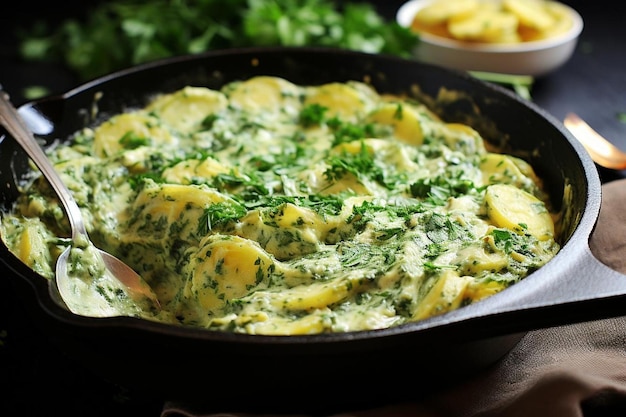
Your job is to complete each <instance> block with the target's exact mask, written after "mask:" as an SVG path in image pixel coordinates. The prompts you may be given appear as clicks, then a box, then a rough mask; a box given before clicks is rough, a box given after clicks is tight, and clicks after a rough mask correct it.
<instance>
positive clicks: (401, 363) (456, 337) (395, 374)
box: [0, 48, 626, 412]
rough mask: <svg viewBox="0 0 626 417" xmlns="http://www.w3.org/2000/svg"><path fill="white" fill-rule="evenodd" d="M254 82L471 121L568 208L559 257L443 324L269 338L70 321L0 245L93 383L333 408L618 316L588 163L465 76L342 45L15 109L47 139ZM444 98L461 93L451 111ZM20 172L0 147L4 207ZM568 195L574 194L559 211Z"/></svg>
mask: <svg viewBox="0 0 626 417" xmlns="http://www.w3.org/2000/svg"><path fill="white" fill-rule="evenodd" d="M253 75H275V76H280V77H284V78H286V79H288V80H290V81H292V82H294V83H298V84H320V83H325V82H331V81H348V80H361V81H368V82H370V83H371V84H372V85H373V86H374V87H376V88H377V89H378V90H379V91H380V92H389V93H404V92H407V93H408V92H411V91H412V92H413V93H416V92H418V95H420V97H421V98H422V99H424V100H427V101H429V103H430V104H431V105H432V106H433V108H434V109H435V110H436V111H437V112H439V113H440V114H441V115H442V116H443V118H444V119H446V120H447V121H460V122H465V123H469V124H471V125H472V126H474V127H475V128H476V129H478V130H479V131H480V132H481V133H482V134H483V135H484V136H485V137H487V138H488V139H490V140H492V141H494V142H495V143H497V144H498V145H503V146H505V147H506V150H507V151H509V152H511V153H514V154H517V155H520V156H523V157H525V158H526V159H527V160H528V161H529V162H530V163H531V164H532V165H533V166H534V167H535V168H536V170H537V172H538V174H539V175H540V176H541V177H543V178H544V180H545V182H546V185H547V186H548V190H549V192H550V193H551V195H552V198H553V203H554V204H555V206H556V207H557V208H562V209H566V211H567V212H568V216H567V217H568V218H569V221H566V222H565V225H564V233H563V236H562V239H561V243H562V245H563V246H562V250H561V251H560V252H559V254H558V255H557V256H556V257H555V258H554V259H553V260H551V261H550V262H549V263H548V264H547V265H546V266H544V267H543V268H541V269H539V270H538V271H536V272H534V273H533V274H531V275H530V276H528V277H527V278H526V279H525V280H523V281H522V282H520V283H518V284H516V285H514V286H513V287H511V288H509V289H507V290H505V291H503V292H501V293H499V294H497V295H494V296H492V297H490V298H488V299H486V300H484V301H482V302H479V303H476V304H474V305H471V306H467V307H463V308H461V309H459V310H457V311H454V312H451V313H448V314H445V315H441V316H438V317H434V318H431V319H428V320H424V321H421V322H416V323H410V324H406V325H402V326H399V327H394V328H390V329H385V330H377V331H364V332H355V333H346V334H322V335H310V336H288V337H275V336H274V337H272V336H250V335H240V334H231V333H221V332H216V331H206V330H202V329H196V328H182V327H173V326H166V325H161V324H159V323H152V322H147V321H142V320H138V319H133V318H106V319H94V318H85V317H79V316H76V315H73V314H72V313H70V312H68V311H67V310H65V309H64V308H62V307H61V306H60V305H59V304H58V303H56V302H55V300H53V299H52V297H51V295H50V293H49V289H48V283H47V281H46V280H45V279H44V278H42V277H41V276H39V275H37V274H35V273H34V272H33V271H31V270H30V269H29V268H27V267H26V266H25V265H24V264H22V263H21V262H20V261H19V260H17V259H16V258H15V257H14V256H13V255H11V254H10V253H9V252H8V250H7V248H6V247H5V246H4V245H0V250H1V252H0V257H1V259H2V261H3V262H4V263H5V264H6V265H7V266H8V268H9V270H10V276H9V277H8V278H9V279H11V280H12V281H13V282H14V283H15V285H16V287H17V288H18V290H19V291H18V293H19V294H20V295H22V296H23V299H24V302H25V303H26V304H27V308H28V309H29V311H32V313H33V315H34V317H35V320H36V321H37V322H38V323H41V326H42V329H44V331H45V332H46V334H47V335H48V336H49V337H51V338H52V339H53V340H54V341H55V342H56V343H58V344H59V346H60V347H61V348H62V349H63V350H64V351H65V352H67V354H68V355H72V356H75V357H77V358H78V359H79V360H80V361H82V362H83V363H84V364H85V366H87V367H88V368H90V369H92V370H93V371H94V372H95V373H97V374H98V375H100V376H102V377H105V378H107V379H109V380H111V381H114V382H117V383H119V384H122V385H126V386H129V387H133V388H138V389H144V390H146V391H151V392H158V393H161V394H162V395H163V396H164V397H165V398H169V399H184V400H189V401H194V402H197V403H203V404H204V405H206V404H208V405H209V407H210V408H211V406H214V409H215V410H227V411H236V410H250V411H260V410H263V411H275V412H277V411H285V412H313V411H315V410H319V411H325V412H329V411H330V410H333V409H337V410H339V409H345V408H349V407H360V406H363V407H365V406H370V405H375V404H381V403H384V402H387V401H392V400H398V399H405V398H416V397H417V396H419V395H423V394H425V393H428V392H429V391H430V390H432V389H437V388H440V387H443V386H445V385H446V384H450V383H454V382H456V381H459V380H461V379H463V378H466V377H467V376H469V375H471V374H474V373H476V372H478V371H479V370H481V369H484V368H485V367H487V366H489V365H491V364H493V363H494V362H495V361H497V360H498V359H499V358H500V357H502V355H504V354H505V353H506V352H507V351H509V350H510V349H511V348H512V347H513V346H514V345H515V344H516V343H517V342H518V341H519V339H520V338H521V336H522V335H523V334H524V333H525V332H527V331H529V330H531V329H535V328H541V327H548V326H553V325H560V324H566V323H573V322H578V321H585V320H593V319H599V318H605V317H611V316H617V315H622V314H624V313H626V277H625V276H623V275H622V274H619V273H617V272H615V271H613V270H611V269H609V268H608V267H606V266H604V265H602V264H601V263H600V262H599V261H598V260H596V258H595V257H594V256H593V255H592V254H591V252H590V250H589V244H588V240H589V236H590V234H591V232H592V230H593V228H594V225H595V222H596V220H597V217H598V213H599V208H600V201H601V195H600V192H601V188H600V180H599V178H598V174H597V171H596V168H595V165H594V164H593V162H592V161H591V160H590V158H589V157H588V156H587V154H586V153H585V151H584V149H583V148H582V146H580V145H579V144H578V142H576V140H575V139H574V138H573V137H572V136H571V135H570V134H569V133H568V132H567V131H566V130H565V129H564V128H563V126H562V125H561V124H560V123H559V122H557V121H556V120H555V119H554V118H553V117H552V116H550V115H549V114H547V113H546V112H545V111H543V110H542V109H540V108H538V107H537V106H535V105H534V104H532V103H530V102H526V101H523V100H521V99H520V98H518V97H517V96H515V95H514V94H512V93H510V92H509V91H508V90H505V89H503V88H499V87H497V86H493V85H488V84H486V83H483V82H480V81H478V80H476V79H474V78H471V77H469V76H468V75H466V74H464V73H460V72H454V71H449V70H445V69H442V68H438V67H435V66H431V65H425V64H421V63H418V62H415V61H409V60H403V59H400V58H395V57H389V56H378V55H370V54H363V53H358V52H349V51H345V50H334V49H333V50H326V49H315V48H304V49H303V48H293V49H291V48H289V49H286V48H269V49H265V48H264V49H240V50H223V51H214V52H209V53H206V54H201V55H194V56H184V57H177V58H173V59H167V60H163V61H159V62H154V63H150V64H147V65H143V66H139V67H135V68H131V69H128V70H125V71H121V72H117V73H114V74H112V75H109V76H105V77H102V78H99V79H96V80H94V81H92V82H89V83H86V84H84V85H82V86H79V87H77V88H76V89H74V90H71V91H69V92H67V93H66V94H64V95H63V96H59V97H52V98H48V99H45V100H41V101H37V102H31V103H27V104H26V105H24V106H22V107H21V108H20V112H21V114H22V115H23V116H24V117H25V118H26V119H27V122H28V123H29V125H30V127H31V128H32V129H33V130H34V131H35V133H37V134H38V135H39V136H40V137H41V138H42V139H44V140H45V141H46V142H47V143H48V144H50V143H51V142H52V141H54V140H57V139H65V138H66V137H67V136H68V135H69V134H70V133H72V132H74V131H75V130H77V129H79V128H81V127H83V126H85V125H90V124H93V123H95V122H97V121H99V120H101V119H102V118H103V117H106V116H108V115H111V114H113V113H116V112H120V111H123V110H125V109H126V108H127V107H128V106H138V105H143V104H146V100H147V99H148V98H149V97H150V96H151V95H153V94H156V93H162V92H170V91H173V90H175V89H178V88H181V87H183V86H185V85H196V86H207V87H211V88H219V87H221V86H222V85H223V84H225V83H227V82H229V81H233V80H239V79H245V78H248V77H250V76H253ZM415 86H419V89H416V88H415ZM446 91H456V92H457V93H458V94H457V96H456V97H461V98H460V99H459V100H450V94H447V93H446ZM96 110H97V111H96ZM29 169H30V168H29V166H28V160H27V158H26V156H25V154H24V153H23V152H21V150H19V148H18V147H17V146H16V145H15V144H14V142H13V141H12V140H11V139H10V138H8V137H5V138H4V139H3V140H2V142H1V143H0V179H1V181H2V183H3V184H6V185H3V187H2V188H1V191H0V193H1V196H0V203H1V204H2V205H3V206H4V209H7V208H9V207H10V205H11V203H12V202H13V201H14V200H15V198H16V196H17V195H18V193H19V189H18V187H17V185H16V182H18V181H19V178H20V177H22V176H23V175H24V174H25V173H26V172H28V170H29ZM566 185H569V186H571V191H572V198H571V200H568V201H566V202H565V203H563V198H564V192H563V190H564V188H565V186H566ZM407 380H408V381H409V382H410V383H409V384H407V382H406V381H407ZM354 392H356V395H355V394H354ZM350 393H352V394H350Z"/></svg>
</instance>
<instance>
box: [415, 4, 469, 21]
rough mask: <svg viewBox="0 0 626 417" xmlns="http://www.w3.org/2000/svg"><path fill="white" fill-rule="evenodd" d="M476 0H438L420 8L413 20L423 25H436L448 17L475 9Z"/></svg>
mask: <svg viewBox="0 0 626 417" xmlns="http://www.w3.org/2000/svg"><path fill="white" fill-rule="evenodd" d="M478 6H479V1H478V0H438V1H434V2H432V3H430V4H429V5H427V6H426V7H424V8H422V9H420V10H419V11H418V12H417V13H416V14H415V20H417V21H418V22H420V23H422V24H425V25H436V24H438V23H442V22H446V21H447V20H448V19H450V18H452V17H455V16H459V15H463V14H465V13H468V12H472V11H474V10H476V9H477V8H478Z"/></svg>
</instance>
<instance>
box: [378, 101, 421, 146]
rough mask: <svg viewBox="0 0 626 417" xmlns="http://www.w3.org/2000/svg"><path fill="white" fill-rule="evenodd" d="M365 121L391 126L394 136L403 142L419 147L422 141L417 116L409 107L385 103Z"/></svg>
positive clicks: (415, 111)
mask: <svg viewBox="0 0 626 417" xmlns="http://www.w3.org/2000/svg"><path fill="white" fill-rule="evenodd" d="M367 120H368V121H371V122H376V123H381V124H385V125H389V126H392V127H393V129H394V135H395V136H396V137H397V138H398V139H400V140H402V141H403V142H406V143H410V144H412V145H421V144H422V142H423V141H424V132H423V131H422V124H421V121H420V119H419V114H418V112H417V110H415V109H414V108H412V107H410V106H407V105H401V104H399V103H386V104H384V105H382V106H381V107H380V108H378V109H376V110H374V111H373V112H372V113H371V114H370V115H369V117H368V118H367Z"/></svg>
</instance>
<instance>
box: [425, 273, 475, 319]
mask: <svg viewBox="0 0 626 417" xmlns="http://www.w3.org/2000/svg"><path fill="white" fill-rule="evenodd" d="M469 283H470V280H469V278H468V277H462V276H459V274H457V273H456V272H455V271H452V270H446V271H444V272H443V273H442V275H441V277H439V280H438V281H437V282H436V283H435V285H433V287H432V288H431V289H430V291H428V294H426V296H425V297H424V298H423V299H422V300H421V302H420V303H419V305H418V307H417V309H416V310H415V311H414V312H413V319H415V320H422V319H425V318H428V317H432V316H436V315H439V314H443V313H447V312H448V311H451V310H455V309H457V308H458V307H459V306H460V305H461V302H462V301H463V297H464V293H465V290H466V288H467V286H468V285H469Z"/></svg>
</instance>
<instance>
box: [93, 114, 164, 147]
mask: <svg viewBox="0 0 626 417" xmlns="http://www.w3.org/2000/svg"><path fill="white" fill-rule="evenodd" d="M124 138H127V139H129V140H132V141H135V142H136V143H141V141H145V142H146V144H152V145H154V144H157V143H174V141H175V138H173V137H172V135H171V134H170V132H169V131H168V130H167V129H165V128H164V127H162V126H160V125H159V123H158V120H157V119H155V118H154V117H152V116H150V115H147V114H144V113H142V112H135V113H123V114H119V115H117V116H113V117H112V118H110V119H109V120H107V121H105V122H104V123H102V124H101V125H100V126H98V127H97V128H96V129H95V131H94V144H93V146H94V152H95V153H96V155H97V156H100V157H107V156H110V155H115V154H116V153H118V152H120V151H122V150H125V149H126V147H125V145H124Z"/></svg>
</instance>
